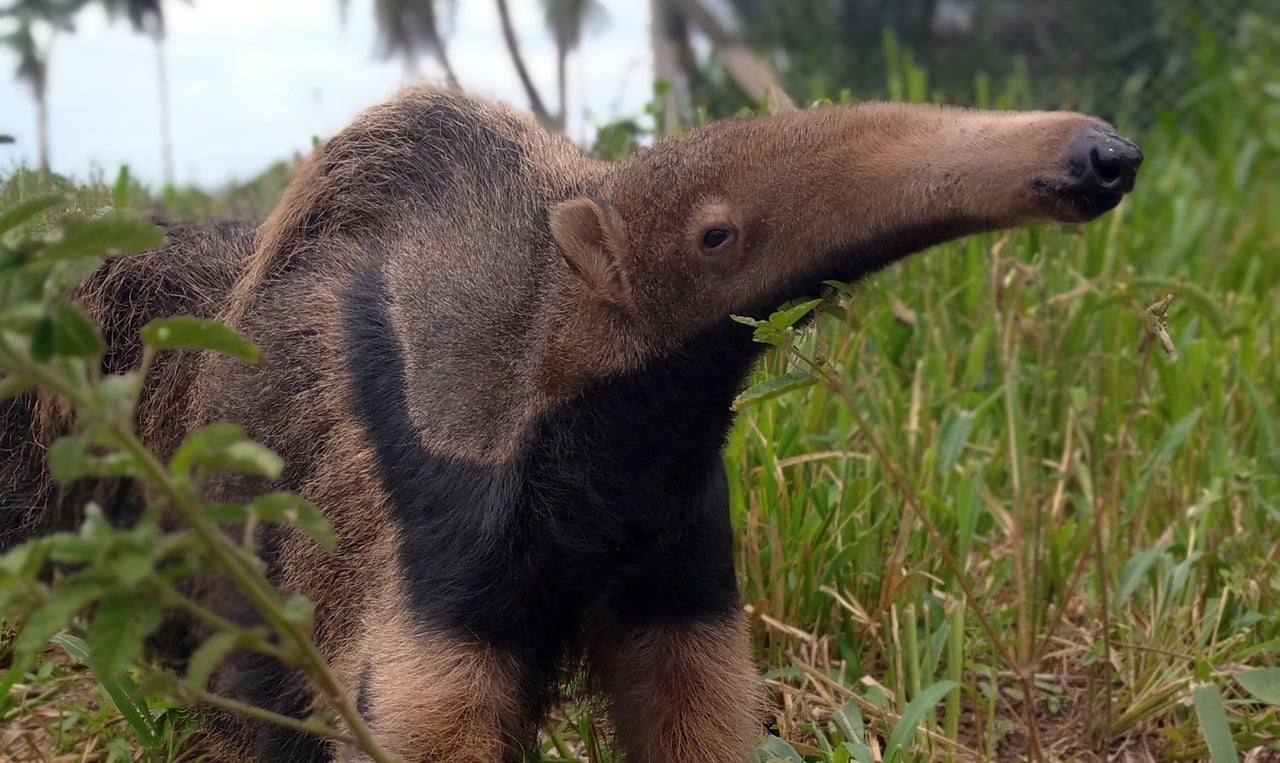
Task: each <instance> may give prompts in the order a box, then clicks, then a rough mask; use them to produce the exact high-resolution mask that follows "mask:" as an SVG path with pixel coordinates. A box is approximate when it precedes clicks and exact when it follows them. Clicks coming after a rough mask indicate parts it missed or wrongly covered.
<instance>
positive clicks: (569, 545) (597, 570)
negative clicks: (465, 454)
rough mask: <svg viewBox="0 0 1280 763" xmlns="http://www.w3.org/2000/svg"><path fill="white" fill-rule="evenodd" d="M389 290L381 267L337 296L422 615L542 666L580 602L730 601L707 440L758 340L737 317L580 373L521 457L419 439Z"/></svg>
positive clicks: (691, 605)
mask: <svg viewBox="0 0 1280 763" xmlns="http://www.w3.org/2000/svg"><path fill="white" fill-rule="evenodd" d="M387 299H388V298H387V291H386V289H385V285H384V283H383V280H382V275H381V274H380V273H379V272H377V271H371V272H368V273H366V274H365V275H364V276H363V277H362V278H361V279H360V280H359V281H358V282H357V283H355V284H354V285H353V286H352V288H351V289H350V291H349V292H348V294H347V295H346V315H345V316H344V318H345V320H346V325H347V331H348V339H349V343H350V357H349V363H348V369H349V371H350V373H351V374H352V377H353V382H354V385H353V386H354V389H355V400H354V406H353V407H354V409H355V411H356V413H357V415H358V416H359V417H360V418H361V420H362V421H363V423H364V426H365V427H366V430H367V432H368V436H369V438H370V440H371V441H372V443H373V445H374V447H375V448H376V451H377V454H378V460H379V467H380V470H381V479H382V482H383V484H384V486H385V488H386V490H387V492H388V493H389V495H390V496H391V499H392V504H393V507H394V512H395V516H396V519H397V521H398V522H399V523H400V525H401V527H402V538H403V544H402V547H401V550H400V558H401V563H402V565H403V570H404V574H405V575H406V576H407V577H408V580H409V583H410V589H411V591H412V595H413V604H414V607H415V609H416V610H417V612H418V613H419V614H420V615H421V616H422V617H423V618H424V620H425V621H426V622H429V623H431V624H432V625H433V626H434V627H444V628H447V629H449V630H451V631H452V632H454V633H457V634H458V635H460V636H463V637H475V636H479V637H481V638H483V639H485V640H487V641H489V642H491V643H495V644H498V645H501V646H503V647H505V648H507V649H509V650H511V651H512V652H513V653H514V654H516V655H518V656H521V657H522V658H523V659H524V661H525V663H526V664H527V665H528V666H529V667H530V668H531V669H532V673H533V675H531V676H530V678H531V680H532V681H533V682H535V683H541V682H542V681H544V680H550V679H552V678H553V677H554V671H555V667H556V664H557V662H558V660H559V658H560V656H561V655H562V654H563V650H564V649H565V648H566V646H567V644H568V642H569V641H571V640H572V638H574V637H576V635H577V634H578V632H579V630H580V628H581V625H582V623H581V622H580V620H581V618H582V617H583V616H584V615H585V613H586V612H587V611H588V610H589V609H590V608H593V607H598V606H600V605H605V606H607V607H608V608H609V609H611V610H613V611H614V613H616V614H617V615H618V616H621V617H624V618H629V619H634V620H635V621H637V622H655V621H680V620H687V619H710V618H715V617H718V616H721V615H723V614H724V613H725V612H727V611H729V610H730V609H731V608H733V607H734V606H735V605H736V603H737V587H736V580H735V576H734V570H733V559H732V532H731V529H730V525H729V517H728V502H727V493H726V490H725V475H724V470H723V465H722V462H721V459H720V448H721V446H722V444H723V439H724V436H725V433H726V432H727V429H728V426H729V424H730V421H731V416H730V411H729V408H728V402H729V396H731V395H732V394H733V393H734V391H736V389H737V387H738V384H739V380H740V379H741V378H742V377H743V375H744V373H745V371H746V369H747V368H748V367H749V364H750V363H751V360H752V359H753V357H754V353H755V350H754V348H753V347H752V345H751V342H750V338H749V336H747V335H744V333H743V329H742V327H739V326H737V325H736V324H730V326H729V327H726V328H724V329H721V330H717V331H716V332H711V333H708V334H706V335H704V336H701V337H697V338H695V339H694V340H693V341H691V342H690V343H689V344H688V345H687V346H686V347H685V348H684V349H683V350H681V351H680V352H677V353H673V354H671V355H669V356H668V357H666V358H664V359H662V360H660V361H655V362H654V363H652V364H651V365H650V366H649V367H647V368H644V369H642V370H640V371H638V372H636V373H633V374H629V375H626V376H623V377H619V378H614V379H609V380H606V381H601V382H599V383H598V384H595V385H593V386H592V387H591V388H589V389H587V390H585V391H584V393H583V394H582V395H581V396H580V398H579V399H578V400H579V402H576V403H575V404H573V405H570V406H566V407H564V408H562V409H560V410H557V411H554V412H552V413H550V414H548V415H546V416H544V417H543V418H542V419H541V420H540V421H539V422H537V424H536V432H535V434H534V436H533V438H532V441H531V444H530V445H529V446H528V447H527V448H526V449H525V450H524V452H523V453H522V454H521V456H520V457H518V458H516V459H513V460H510V461H507V462H504V463H501V464H498V465H479V464H475V463H470V462H468V461H465V460H460V459H455V458H446V457H441V456H438V455H435V454H433V453H431V452H430V450H429V448H426V447H424V446H423V444H422V440H421V439H420V438H419V434H418V433H417V432H416V431H415V430H414V428H413V426H412V425H411V423H410V415H409V401H408V400H407V399H406V393H405V378H404V375H405V364H404V360H403V358H402V357H401V354H400V345H399V342H398V341H397V339H396V336H395V334H394V331H393V324H392V321H391V318H390V306H389V305H388V304H387ZM437 371H438V372H439V373H448V365H447V363H446V362H444V360H441V361H440V362H438V363H437ZM425 437H426V438H427V439H428V441H429V437H430V433H429V432H428V433H426V434H425Z"/></svg>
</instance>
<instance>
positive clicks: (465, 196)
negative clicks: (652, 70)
mask: <svg viewBox="0 0 1280 763" xmlns="http://www.w3.org/2000/svg"><path fill="white" fill-rule="evenodd" d="M1107 152H1110V153H1111V154H1116V156H1115V157H1111V158H1108V155H1107ZM1138 161H1140V154H1137V151H1136V149H1135V148H1133V147H1132V146H1131V144H1128V143H1126V142H1124V141H1122V140H1121V139H1119V138H1116V137H1115V136H1114V135H1112V134H1111V133H1110V132H1109V131H1107V129H1106V128H1105V126H1104V125H1101V124H1100V123H1097V122H1096V121H1094V120H1091V119H1089V118H1087V117H1082V116H1080V115H1073V114H1030V115H995V114H983V113H978V112H961V111H946V110H938V109H932V108H926V107H889V106H880V107H866V108H862V109H835V108H833V109H825V110H817V111H812V112H797V113H790V114H786V115H782V116H779V117H774V118H768V119H763V118H760V119H741V120H730V121H726V122H721V123H716V124H713V125H711V126H709V127H707V128H704V129H702V130H699V131H695V132H694V133H692V134H691V135H689V136H686V137H684V138H680V139H677V140H673V141H669V142H665V143H661V144H659V145H658V146H655V147H654V148H652V149H649V150H647V151H645V152H642V153H641V154H640V155H639V156H637V157H635V158H633V159H631V160H628V161H627V162H624V163H621V164H617V165H611V164H606V163H602V162H598V161H595V160H593V159H591V158H589V157H587V156H585V155H584V154H582V153H581V152H580V151H579V150H577V149H576V148H575V147H573V146H572V145H571V144H569V143H568V142H567V141H565V140H564V139H562V138H560V137H557V136H552V135H549V134H547V133H546V132H544V131H542V130H541V129H539V128H538V127H537V126H536V125H535V124H534V123H533V122H532V121H531V120H530V119H528V118H526V117H524V116H521V115H518V114H516V113H515V112H512V111H509V110H507V109H505V108H503V107H500V106H496V105H492V104H486V103H483V102H477V101H473V100H470V99H467V98H464V97H462V96H459V95H456V94H442V93H438V92H432V91H426V90H419V91H410V92H408V93H406V94H404V95H402V96H401V97H400V98H399V99H397V100H396V101H394V102H392V103H391V104H389V105H386V106H383V107H379V108H377V109H374V110H372V111H370V112H369V113H368V114H366V115H365V116H363V117H361V118H360V120H358V121H357V122H356V123H355V124H354V125H353V126H352V127H350V128H348V129H347V130H346V131H344V132H343V133H341V134H340V135H338V136H337V137H335V138H334V139H333V140H331V141H330V142H328V143H327V144H326V145H325V146H323V147H321V148H320V149H318V151H317V154H316V156H315V157H314V158H313V159H312V160H311V162H310V163H309V164H308V165H307V166H306V167H305V168H304V169H303V170H302V171H301V172H300V174H299V176H298V178H296V179H295V181H294V183H293V184H292V185H291V187H290V189H289V191H288V192H287V194H286V197H285V199H284V200H283V201H282V202H281V204H280V206H279V208H277V210H276V211H275V213H274V214H273V215H272V216H271V217H270V218H269V219H268V220H267V221H266V222H265V223H264V224H263V225H262V226H260V227H259V228H257V229H254V230H249V229H244V228H231V229H224V230H223V231H221V232H220V233H219V234H217V236H220V237H221V240H222V241H223V242H224V245H223V246H222V247H221V248H220V252H221V254H220V256H219V257H218V258H217V259H216V264H215V265H214V266H213V267H212V268H211V270H212V272H210V273H200V274H196V271H194V270H193V271H191V272H192V275H191V276H190V279H191V281H192V282H193V283H194V282H195V281H196V280H199V281H200V282H201V283H204V279H206V278H207V279H209V280H208V283H209V284H210V289H211V293H203V292H202V293H199V294H194V295H188V296H186V297H184V298H183V299H181V300H178V301H180V302H181V303H182V304H180V305H175V304H173V300H172V299H168V298H167V297H166V295H171V294H172V293H173V292H172V290H171V289H162V290H157V291H154V292H145V291H144V292H139V291H137V289H136V288H135V287H133V286H130V285H127V284H125V283H122V282H113V281H111V279H110V278H107V277H98V278H97V280H98V281H99V282H102V283H101V288H98V289H97V290H96V291H95V290H94V289H93V288H90V289H87V290H86V291H85V294H84V296H83V297H82V302H83V303H84V304H85V305H86V306H87V307H88V308H89V310H90V311H91V312H92V313H93V314H94V315H95V316H96V317H97V318H98V319H99V320H102V321H104V322H107V323H111V324H112V325H117V324H119V325H124V326H127V327H128V328H129V330H130V331H132V330H133V329H136V327H137V326H136V325H134V324H135V323H136V322H137V321H136V320H134V321H133V322H121V321H120V320H119V319H118V318H116V317H113V316H117V315H119V314H121V313H122V312H130V311H132V312H133V314H134V318H135V319H136V318H138V317H154V316H153V315H152V314H153V313H167V312H169V311H170V308H173V307H178V308H180V309H182V310H188V309H189V310H191V311H194V312H196V313H197V314H203V315H208V316H211V317H218V318H221V319H223V320H226V321H228V322H230V323H232V324H233V325H235V326H236V327H237V328H238V329H239V330H240V331H242V332H243V333H244V334H246V335H247V336H248V337H249V338H250V339H252V340H253V341H255V342H257V343H258V344H260V345H261V346H262V349H263V361H262V362H261V363H260V364H259V365H256V366H249V365H245V364H243V363H240V362H238V361H235V360H233V359H228V358H225V357H221V356H218V357H210V356H202V357H199V358H195V357H190V356H184V357H181V358H180V359H179V360H178V361H175V362H172V363H170V364H169V365H167V366H163V367H160V368H158V369H157V371H156V375H155V376H154V377H152V378H151V379H149V382H148V390H149V395H150V397H149V399H148V400H147V403H146V404H145V405H144V406H143V411H142V414H141V416H142V419H143V422H142V423H143V427H144V432H146V433H147V434H148V437H149V439H150V440H151V444H152V445H153V446H154V447H157V448H158V449H160V450H161V451H162V452H163V451H167V450H169V449H171V448H172V447H173V445H174V443H175V442H176V441H177V439H178V438H180V437H181V435H182V434H183V433H184V432H186V431H188V430H189V429H190V428H193V427H196V426H199V425H201V424H204V423H208V422H210V421H213V420H217V419H230V420H232V421H235V422H237V423H240V424H242V425H243V426H244V427H245V428H246V430H247V431H248V433H249V434H250V436H252V437H254V438H255V439H257V440H259V441H261V442H263V443H265V444H266V445H268V446H269V447H271V448H273V449H275V450H276V451H277V452H278V453H280V454H281V455H282V456H283V457H284V459H285V463H286V467H285V471H284V474H283V475H282V477H281V478H280V480H279V482H278V484H277V485H275V486H268V485H265V484H260V483H255V482H254V481H252V480H245V479H231V478H228V479H224V480H222V481H220V482H217V483H215V484H214V485H212V486H211V489H212V492H213V493H214V495H213V496H211V497H212V498H216V499H226V500H237V501H243V500H247V499H249V498H250V497H252V496H253V495H255V494H256V493H258V492H260V491H262V490H265V489H268V488H269V487H280V488H284V489H289V490H294V491H297V492H299V493H300V494H302V495H303V496H304V497H306V498H308V499H310V500H311V501H313V502H314V503H316V504H317V505H318V506H320V507H321V508H322V510H323V511H324V513H325V515H326V516H327V517H328V519H329V520H330V522H331V523H332V524H333V526H334V529H335V530H336V532H337V535H338V538H339V548H338V552H337V553H336V554H334V555H332V556H330V555H328V554H326V553H325V552H324V551H323V550H322V549H320V547H319V546H317V545H316V544H315V543H313V542H311V541H309V540H308V539H307V538H306V537H305V536H304V535H303V534H301V533H299V532H295V531H291V530H283V529H277V528H264V529H262V530H260V533H261V537H260V538H259V542H260V548H261V549H262V550H263V553H264V555H265V556H266V558H267V559H268V561H269V563H270V565H271V571H272V575H273V578H274V580H275V582H276V583H277V584H278V585H279V586H280V587H281V588H283V589H286V590H289V591H296V592H300V593H302V594H304V595H306V596H307V597H308V598H309V599H311V601H312V602H314V603H315V606H316V625H315V638H316V641H317V644H318V645H319V647H320V649H321V651H322V652H323V653H324V654H325V656H326V657H328V658H329V659H330V661H331V662H332V664H333V666H334V670H335V673H336V675H337V676H338V678H339V679H340V680H341V682H342V683H343V684H344V685H345V686H347V687H348V688H349V690H350V691H351V692H352V693H353V694H355V695H356V696H357V697H358V702H359V706H360V707H361V709H362V711H364V712H365V714H366V716H367V718H368V719H369V722H370V724H371V727H372V728H373V730H374V732H375V733H376V734H377V735H378V737H379V739H380V741H381V742H382V743H383V744H384V745H386V746H387V747H388V748H389V749H391V750H393V751H395V752H397V753H399V754H401V755H403V756H404V757H405V758H406V759H407V760H424V761H426V760H430V761H436V760H440V761H443V760H467V761H470V760H476V761H482V760H483V761H491V760H501V759H508V758H510V759H517V758H518V750H519V749H520V748H521V746H523V745H526V744H527V743H528V742H529V741H530V740H531V739H532V737H533V733H534V731H535V729H536V727H537V723H538V722H539V720H540V719H541V718H542V716H543V715H544V713H545V712H546V710H547V708H548V704H549V703H550V702H551V701H552V699H553V698H554V696H555V693H556V690H557V686H558V681H559V679H560V678H561V672H562V670H563V669H564V668H565V666H566V664H567V663H569V662H571V661H573V660H576V659H578V658H584V659H585V660H586V662H587V665H588V667H589V669H590V672H591V674H592V676H593V679H594V685H595V686H597V687H598V688H599V689H600V690H601V691H603V692H604V693H606V694H607V695H608V697H609V699H610V702H611V705H612V707H613V711H614V717H615V721H616V726H617V732H618V737H619V742H620V744H621V746H622V747H623V749H624V750H625V751H626V753H627V755H628V759H629V760H632V761H652V762H654V763H657V762H659V761H673V762H674V761H688V762H689V763H693V762H694V761H698V762H703V761H710V762H713V763H714V762H715V761H724V762H725V763H729V762H735V763H736V762H738V761H743V760H745V759H746V758H747V757H748V756H749V751H750V749H751V748H752V746H753V745H754V742H755V740H756V738H757V736H758V733H759V729H760V715H759V704H758V692H757V689H756V687H755V679H754V673H753V670H752V667H751V661H750V656H749V652H748V646H747V643H748V642H747V633H746V627H745V623H744V621H743V618H742V615H741V612H740V607H739V603H738V599H737V592H736V585H735V578H734V570H733V563H732V554H731V539H732V532H731V529H730V525H729V517H728V505H727V496H726V485H725V475H724V471H723V468H722V466H721V461H720V448H721V445H722V442H723V438H724V436H725V434H726V432H727V430H728V428H729V426H730V423H731V414H730V410H729V403H730V400H731V398H732V397H733V395H734V394H735V393H736V392H737V390H738V389H739V388H740V385H741V383H742V381H743V379H744V378H745V375H746V374H747V372H748V370H749V368H750V366H751V364H752V362H753V360H754V359H755V357H756V355H757V352H758V346H757V345H754V344H753V343H752V342H751V337H750V331H749V330H747V329H745V328H743V327H741V326H739V325H738V324H736V323H734V322H732V321H730V320H729V318H728V315H729V314H730V313H757V314H759V313H763V312H766V311H767V310H768V309H770V308H771V307H773V306H775V305H776V304H778V303H779V302H781V301H782V300H784V299H787V298H791V297H797V296H802V295H804V294H805V293H807V292H809V291H811V290H812V289H813V288H814V287H815V285H817V284H819V283H820V282H821V281H822V280H823V279H830V278H838V279H845V280H849V279H853V278H856V277H859V276H861V275H863V274H866V273H868V272H871V271H873V270H875V269H877V268H880V267H882V266H884V265H885V264H888V263H889V262H892V261H893V260H895V259H898V258H900V257H902V256H905V255H906V254H909V253H911V252H913V251H917V250H919V249H921V248H924V247H926V246H928V245H930V244H933V243H936V242H938V241H941V240H945V239H948V238H954V237H956V236H959V235H963V234H966V233H971V232H975V231H978V230H987V229H993V228H999V227H1008V226H1012V225H1020V224H1026V223H1030V222H1037V221H1047V220H1083V219H1088V218H1090V217H1092V216H1095V215H1097V214H1100V213H1101V212H1103V211H1105V210H1106V209H1109V208H1111V207H1112V206H1114V205H1115V203H1117V202H1118V200H1119V198H1120V195H1121V194H1122V193H1123V192H1124V191H1127V190H1128V188H1129V187H1131V184H1132V180H1133V174H1134V171H1135V170H1136V167H1137V163H1138ZM173 248H178V249H183V250H184V251H190V250H191V249H192V248H193V247H192V245H189V244H184V243H183V241H182V240H181V239H180V240H179V241H178V242H177V243H176V244H174V245H171V247H170V249H173ZM173 256H175V255H174V254H173V253H172V252H169V253H164V252H162V253H157V254H150V255H145V256H144V257H143V258H142V259H139V260H136V261H133V260H120V261H116V262H113V263H112V264H111V265H109V266H108V268H122V269H123V268H130V267H132V268H134V269H135V271H134V272H136V273H138V274H139V277H142V276H144V275H146V276H150V275H151V274H154V273H155V272H157V271H159V270H163V269H164V268H163V267H161V266H158V265H156V264H155V263H156V262H164V261H165V260H164V259H163V258H166V257H173ZM176 256H178V257H184V255H182V254H178V255H176ZM178 261H179V262H180V263H181V264H182V267H184V268H185V267H188V266H191V267H194V265H195V264H194V263H190V264H188V263H187V262H185V261H184V260H178ZM129 262H136V263H138V264H136V265H128V264H125V263H129ZM148 263H151V264H148ZM121 272H127V271H124V270H122V271H121ZM109 283H110V284H114V285H113V286H108V284H109ZM110 288H113V289H114V291H113V292H110V293H106V294H105V297H106V298H105V299H103V298H102V297H103V296H104V291H105V290H109V289H110ZM166 300H167V301H166ZM110 333H111V332H109V338H110V339H111V340H112V342H113V347H119V348H123V349H118V350H116V356H113V357H118V358H126V357H127V356H128V353H129V352H135V353H136V345H135V344H133V340H132V339H130V334H129V333H127V332H126V333H125V334H123V335H120V336H110ZM130 347H134V348H135V349H134V350H129V349H128V348H130ZM24 406H25V407H24ZM42 410H44V411H45V413H44V414H39V413H37V415H36V418H40V417H41V416H42V415H43V416H44V418H45V419H48V418H49V416H48V415H47V410H48V408H47V407H45V408H43V409H42ZM5 415H6V416H7V417H8V418H9V419H10V420H18V419H19V418H21V417H23V416H28V417H29V416H30V415H31V406H30V405H29V401H27V402H26V403H24V404H23V405H22V406H10V408H9V409H8V410H6V411H5ZM54 428H56V427H54ZM28 429H30V428H28ZM35 429H40V427H38V426H37V427H35ZM24 431H25V430H24ZM49 435H50V431H42V432H34V433H33V434H32V437H33V438H35V439H40V438H43V441H46V442H47V438H48V436H49ZM6 446H7V447H22V446H21V444H15V445H10V444H8V443H6ZM22 452H23V453H24V458H25V459H28V460H29V457H30V455H31V454H30V452H28V451H22ZM14 460H15V461H16V460H18V459H14ZM25 474H26V477H27V479H26V481H27V483H30V484H34V483H32V480H31V479H30V477H31V475H32V474H33V472H31V470H30V468H28V469H27V471H26V472H25ZM24 495H25V496H27V497H26V499H25V500H26V501H27V503H29V504H30V503H33V502H34V503H37V504H38V503H39V500H37V498H40V496H36V498H32V496H33V495H34V493H33V491H30V490H28V491H24V492H23V493H19V496H20V497H21V496H24ZM41 496H44V494H41ZM44 497H47V496H44ZM20 502H21V501H20ZM35 508H36V512H35V516H37V517H38V516H39V511H38V509H39V507H38V506H36V507H35ZM7 524H11V523H10V522H9V520H8V519H6V520H5V521H4V522H3V523H0V526H4V525H7ZM0 540H2V539H0ZM9 540H10V541H11V540H12V538H10V539H9ZM209 596H210V600H211V601H215V602H218V603H219V606H224V607H225V606H227V605H226V604H225V602H234V600H235V599H234V596H225V595H223V594H221V593H219V592H217V591H211V592H210V594H209ZM231 609H232V610H233V611H231V612H229V614H231V615H232V616H237V613H236V612H235V611H234V605H232V606H231ZM213 688H214V689H216V690H218V691H224V692H229V693H233V694H237V695H240V696H242V697H244V698H247V699H249V700H252V701H254V702H258V703H261V704H264V705H266V706H268V707H270V708H272V709H274V710H277V711H280V712H285V713H288V714H292V715H295V716H303V715H305V714H306V713H308V712H310V711H311V710H312V708H313V699H312V697H311V695H310V694H309V692H308V690H307V687H306V686H305V685H303V684H302V683H301V682H300V680H299V679H298V678H297V677H295V676H293V675H291V674H290V673H288V672H287V671H285V670H284V669H282V668H281V667H279V666H277V665H273V664H270V663H266V662H262V661H255V660H247V659H244V660H233V661H232V662H231V663H230V664H229V665H228V666H227V667H226V668H225V669H224V670H222V671H221V672H220V673H219V674H218V676H216V677H215V679H214V686H213ZM319 709H321V710H323V709H324V708H323V707H321V708H319ZM230 736H234V737H235V738H236V739H237V740H238V742H239V744H240V746H239V749H238V750H237V751H236V752H235V753H233V754H234V755H238V756H244V757H249V756H256V757H257V758H258V759H260V760H271V761H276V760H314V759H326V756H328V755H331V754H332V753H331V751H330V750H329V749H328V748H327V747H325V746H324V745H323V744H321V743H320V742H318V741H314V740H310V739H307V738H304V737H301V736H296V735H292V734H287V733H283V732H272V731H260V730H257V729H250V730H248V731H246V732H243V733H237V734H234V735H230Z"/></svg>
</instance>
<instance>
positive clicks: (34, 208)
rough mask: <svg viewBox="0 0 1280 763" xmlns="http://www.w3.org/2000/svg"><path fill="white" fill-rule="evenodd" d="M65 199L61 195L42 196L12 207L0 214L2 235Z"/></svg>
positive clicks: (0, 234) (0, 232) (0, 233)
mask: <svg viewBox="0 0 1280 763" xmlns="http://www.w3.org/2000/svg"><path fill="white" fill-rule="evenodd" d="M63 201H64V199H63V197H61V196H41V197H39V198H36V199H31V200H30V201H24V202H22V203H21V204H18V205H17V206H15V207H11V208H10V209H9V210H8V211H6V212H5V213H4V214H0V236H3V235H4V234H6V233H8V232H9V231H11V230H13V229H14V228H17V227H18V226H19V225H21V224H23V223H24V222H26V221H28V220H30V219H31V218H33V217H35V216H36V215H38V214H40V213H41V212H43V211H45V210H46V209H53V208H54V207H56V206H58V205H59V204H61V203H62V202H63Z"/></svg>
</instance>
